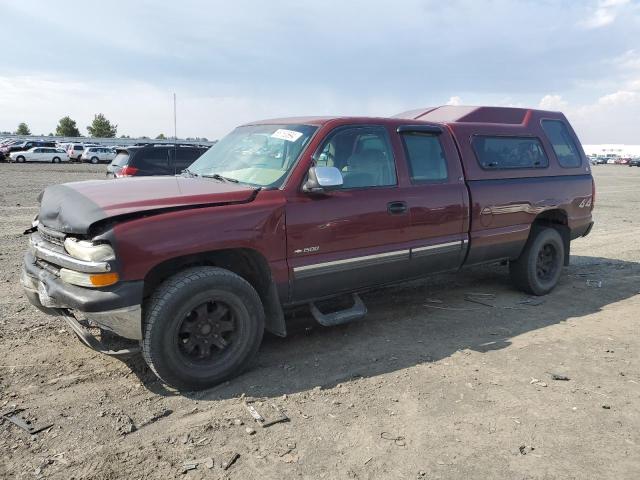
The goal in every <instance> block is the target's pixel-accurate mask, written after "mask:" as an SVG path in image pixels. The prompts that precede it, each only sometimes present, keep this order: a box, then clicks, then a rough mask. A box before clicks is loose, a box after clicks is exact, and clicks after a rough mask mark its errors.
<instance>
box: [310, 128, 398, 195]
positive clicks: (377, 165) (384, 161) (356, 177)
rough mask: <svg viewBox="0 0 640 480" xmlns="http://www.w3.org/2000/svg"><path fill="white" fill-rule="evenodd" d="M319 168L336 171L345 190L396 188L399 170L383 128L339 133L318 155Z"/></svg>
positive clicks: (344, 130)
mask: <svg viewBox="0 0 640 480" xmlns="http://www.w3.org/2000/svg"><path fill="white" fill-rule="evenodd" d="M315 163H316V165H319V166H330V167H336V168H337V169H338V170H340V172H341V173H342V178H343V184H342V188H343V189H350V188H365V187H385V186H391V185H396V183H397V177H396V168H395V162H394V159H393V154H392V150H391V145H390V143H389V139H388V135H387V131H386V130H385V129H384V128H383V127H361V128H347V129H341V130H338V131H337V132H336V133H334V134H333V135H332V136H331V137H330V138H329V140H327V142H326V143H325V144H324V145H323V146H322V147H321V149H320V153H319V154H316V160H315Z"/></svg>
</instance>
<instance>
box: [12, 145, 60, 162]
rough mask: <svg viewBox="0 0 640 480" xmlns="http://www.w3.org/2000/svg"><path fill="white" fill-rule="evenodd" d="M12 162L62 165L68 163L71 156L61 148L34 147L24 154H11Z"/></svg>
mask: <svg viewBox="0 0 640 480" xmlns="http://www.w3.org/2000/svg"><path fill="white" fill-rule="evenodd" d="M9 157H10V158H11V161H12V162H17V163H22V162H50V163H60V162H68V161H69V156H68V155H67V152H65V151H64V150H63V149H61V148H53V147H34V148H30V149H29V150H27V151H25V152H23V151H20V152H12V153H10V154H9Z"/></svg>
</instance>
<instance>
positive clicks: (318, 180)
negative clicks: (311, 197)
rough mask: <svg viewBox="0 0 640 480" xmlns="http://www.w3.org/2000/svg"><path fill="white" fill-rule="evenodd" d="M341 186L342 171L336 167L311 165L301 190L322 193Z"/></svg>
mask: <svg viewBox="0 0 640 480" xmlns="http://www.w3.org/2000/svg"><path fill="white" fill-rule="evenodd" d="M340 187H342V173H340V170H338V169H337V168H336V167H311V168H310V169H309V174H308V178H307V181H306V182H305V184H304V185H303V186H302V191H303V192H307V193H323V192H328V191H331V190H337V189H339V188H340Z"/></svg>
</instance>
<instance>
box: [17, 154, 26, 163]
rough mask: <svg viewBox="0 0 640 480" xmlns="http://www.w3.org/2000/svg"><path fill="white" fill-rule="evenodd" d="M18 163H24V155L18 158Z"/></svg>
mask: <svg viewBox="0 0 640 480" xmlns="http://www.w3.org/2000/svg"><path fill="white" fill-rule="evenodd" d="M16 163H24V157H23V156H22V155H21V156H19V157H18V158H16Z"/></svg>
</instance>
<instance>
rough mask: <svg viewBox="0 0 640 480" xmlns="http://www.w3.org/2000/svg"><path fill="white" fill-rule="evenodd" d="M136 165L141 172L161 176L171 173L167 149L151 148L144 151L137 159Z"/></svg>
mask: <svg viewBox="0 0 640 480" xmlns="http://www.w3.org/2000/svg"><path fill="white" fill-rule="evenodd" d="M134 161H135V165H136V167H138V168H140V169H141V170H146V171H149V172H152V173H155V174H159V175H167V174H169V173H173V172H169V151H168V149H166V148H150V149H148V150H142V151H141V152H140V153H138V155H136V157H135V160H134Z"/></svg>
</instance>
